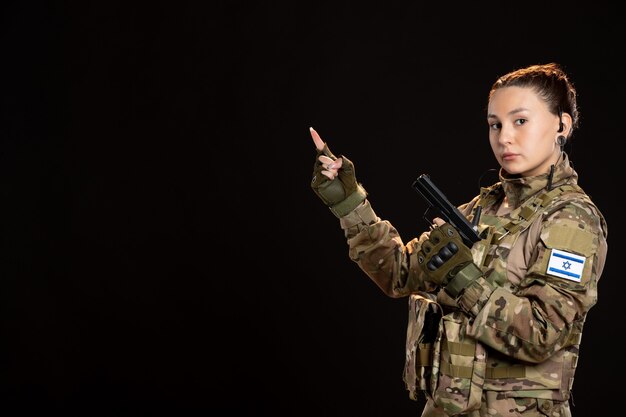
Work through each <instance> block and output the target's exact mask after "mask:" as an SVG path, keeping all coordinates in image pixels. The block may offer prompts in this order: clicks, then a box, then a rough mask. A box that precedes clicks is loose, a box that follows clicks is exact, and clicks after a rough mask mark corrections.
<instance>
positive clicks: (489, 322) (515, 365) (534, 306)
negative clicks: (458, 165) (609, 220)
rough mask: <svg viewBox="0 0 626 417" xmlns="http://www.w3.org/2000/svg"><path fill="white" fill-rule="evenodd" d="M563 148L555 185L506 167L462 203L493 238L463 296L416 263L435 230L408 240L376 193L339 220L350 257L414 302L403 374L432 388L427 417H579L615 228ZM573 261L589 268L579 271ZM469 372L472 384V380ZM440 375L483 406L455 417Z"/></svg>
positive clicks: (478, 250) (394, 293)
mask: <svg viewBox="0 0 626 417" xmlns="http://www.w3.org/2000/svg"><path fill="white" fill-rule="evenodd" d="M563 155H564V157H563V159H562V161H561V163H560V164H558V165H557V167H556V169H555V171H554V175H553V181H552V184H553V187H551V191H550V190H548V188H547V182H548V179H547V174H544V175H539V176H535V177H527V178H519V177H518V178H513V177H510V176H506V175H505V173H504V172H503V171H501V173H500V181H499V182H497V183H496V184H494V185H492V186H491V187H487V188H483V189H481V193H480V195H478V196H476V197H475V198H474V199H472V200H471V201H470V202H468V203H466V204H464V205H462V206H460V207H459V209H460V210H461V212H462V213H463V214H464V215H466V216H467V217H468V218H469V219H471V218H472V212H473V209H474V207H475V206H476V205H477V204H478V205H480V206H481V207H482V216H481V218H480V223H479V232H480V233H481V237H482V238H483V240H482V241H479V242H477V243H476V244H475V245H474V246H473V248H472V256H473V260H474V263H475V264H476V265H477V266H478V267H480V269H481V270H482V271H483V276H482V277H480V278H478V279H477V280H475V281H474V282H472V283H471V284H470V285H469V286H468V287H467V288H466V289H465V290H464V291H462V292H461V293H460V294H459V296H458V298H457V299H452V298H451V297H450V296H448V294H447V293H446V292H445V291H444V290H442V289H439V288H434V287H433V285H432V283H429V282H428V281H425V280H424V276H423V274H422V272H421V271H420V269H419V268H418V266H417V265H418V262H417V260H416V252H417V251H418V250H419V249H420V246H421V242H423V241H424V240H425V239H427V238H428V232H425V233H423V234H422V235H421V236H420V237H419V238H415V239H413V240H411V241H409V242H408V243H407V244H406V245H405V244H404V243H403V241H402V239H401V238H400V236H399V235H398V232H397V231H396V229H395V228H394V227H393V226H392V225H391V224H390V223H389V222H388V221H385V220H381V219H380V218H379V217H377V216H376V214H375V212H374V211H373V210H372V208H371V206H370V204H369V201H368V200H366V201H364V202H363V204H361V205H360V206H359V207H357V208H356V209H355V210H354V211H352V212H351V213H349V214H348V215H346V216H344V217H342V218H341V219H340V224H341V227H342V228H343V230H344V232H345V236H346V238H347V241H348V245H349V255H350V258H351V259H352V260H353V261H355V262H356V263H357V264H358V265H359V267H360V268H361V269H362V270H363V271H365V272H366V273H367V275H368V276H369V277H370V278H371V279H372V280H373V281H374V282H375V283H376V284H377V285H378V286H379V287H380V288H381V290H382V291H383V292H384V293H385V294H387V295H388V296H390V297H394V298H399V297H409V312H410V313H409V327H408V329H407V360H406V368H405V374H404V378H405V382H406V384H407V389H408V390H409V392H410V396H411V398H413V399H416V395H417V393H419V392H422V393H424V394H425V395H426V398H427V399H428V402H427V405H426V407H425V409H424V411H423V414H422V416H427V417H431V416H446V415H465V416H471V417H478V416H489V417H505V416H519V415H523V416H527V417H531V416H554V417H566V416H570V415H571V414H570V410H569V406H568V399H569V396H570V390H571V389H572V385H573V381H574V372H575V369H576V364H577V360H578V351H579V345H580V341H581V336H582V330H583V324H584V322H585V318H586V316H587V312H588V311H589V309H590V308H591V307H592V306H593V305H594V304H595V303H596V301H597V283H598V280H599V278H600V276H601V273H602V270H603V268H604V263H605V259H606V253H607V242H606V238H607V226H606V223H605V220H604V218H603V216H602V214H601V213H600V211H599V210H598V209H597V207H596V206H595V205H594V204H593V202H592V201H591V200H590V198H589V197H588V196H587V195H586V194H585V193H584V191H583V190H582V189H581V188H580V187H579V186H578V185H577V182H578V174H577V173H576V172H575V171H574V169H573V168H572V167H571V165H570V163H569V159H568V157H567V154H563ZM505 196H506V199H505V198H504V197H505ZM507 203H508V204H507ZM563 256H564V257H563ZM555 262H557V263H559V262H560V264H558V265H556V269H555ZM572 264H576V265H574V267H577V268H578V273H573V274H570V272H568V268H573V267H572ZM559 270H560V272H559ZM571 270H574V269H571ZM553 271H557V272H553ZM568 274H570V275H568ZM426 311H429V312H430V314H429V315H428V317H430V318H428V319H426V321H429V322H432V317H433V316H434V317H435V318H436V324H435V327H434V328H433V326H432V323H431V325H429V323H424V321H425V318H424V317H425V315H424V312H426ZM420 313H421V314H420ZM468 347H469V348H471V349H470V350H469V351H468V350H467V349H466V348H468ZM464 352H465V353H464ZM468 352H469V353H468ZM468 373H469V374H473V375H472V376H471V378H472V379H471V380H470V379H464V378H470V376H469V374H468ZM433 376H434V377H436V378H434V379H433ZM433 381H438V382H436V383H442V381H443V383H446V384H447V385H446V387H445V392H444V391H442V392H441V394H443V396H444V397H445V396H447V397H446V398H443V399H442V400H441V401H444V402H445V401H448V400H449V401H455V400H456V399H457V398H456V397H455V395H465V396H466V397H470V401H471V402H473V404H474V405H473V406H472V407H470V410H472V411H460V412H458V413H457V412H451V411H448V413H449V414H446V413H445V412H444V411H443V408H441V407H439V406H438V405H441V402H436V401H434V400H433V394H434V393H435V392H436V390H437V389H438V388H437V387H435V386H434V385H433V384H434V382H433ZM459 381H460V382H459ZM468 381H469V382H468ZM457 383H458V384H460V385H458V386H455V384H457ZM463 384H465V385H463ZM448 410H449V408H448ZM463 413H465V414H463Z"/></svg>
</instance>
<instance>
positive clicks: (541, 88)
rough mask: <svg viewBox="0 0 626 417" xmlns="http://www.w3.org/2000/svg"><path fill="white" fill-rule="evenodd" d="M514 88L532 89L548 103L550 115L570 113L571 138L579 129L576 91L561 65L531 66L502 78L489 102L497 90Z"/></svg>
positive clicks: (494, 88) (493, 88)
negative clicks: (576, 129) (575, 130)
mask: <svg viewBox="0 0 626 417" xmlns="http://www.w3.org/2000/svg"><path fill="white" fill-rule="evenodd" d="M513 86H515V87H530V88H532V89H533V90H534V91H535V92H536V93H537V94H538V95H539V97H541V98H542V99H543V100H544V101H545V102H546V104H547V105H548V110H549V111H550V113H552V114H554V115H556V116H559V115H560V114H562V113H568V114H569V115H570V116H572V128H571V129H570V132H569V136H571V134H572V132H573V131H574V129H575V128H577V127H578V123H579V120H578V118H579V115H578V107H577V106H576V89H575V88H574V85H573V84H572V83H571V82H570V80H569V79H568V77H567V74H565V72H564V71H563V69H561V67H560V66H559V64H557V63H554V62H551V63H549V64H539V65H531V66H528V67H526V68H520V69H517V70H515V71H512V72H509V73H508V74H505V75H503V76H501V77H500V78H498V79H497V80H496V82H495V83H493V85H492V86H491V90H490V91H489V100H491V97H492V96H493V93H494V92H495V91H496V90H497V89H499V88H503V87H513Z"/></svg>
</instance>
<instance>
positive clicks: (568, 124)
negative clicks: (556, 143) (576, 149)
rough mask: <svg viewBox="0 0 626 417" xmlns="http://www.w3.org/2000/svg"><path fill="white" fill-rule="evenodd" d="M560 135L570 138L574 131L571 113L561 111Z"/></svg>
mask: <svg viewBox="0 0 626 417" xmlns="http://www.w3.org/2000/svg"><path fill="white" fill-rule="evenodd" d="M557 133H559V136H560V135H563V136H565V137H566V138H569V137H570V135H571V133H572V116H570V114H569V113H561V114H560V116H559V130H558V131H557Z"/></svg>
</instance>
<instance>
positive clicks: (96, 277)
mask: <svg viewBox="0 0 626 417" xmlns="http://www.w3.org/2000/svg"><path fill="white" fill-rule="evenodd" d="M413 3H415V2H405V4H401V5H390V4H386V3H385V4H382V3H375V4H374V5H372V6H366V5H364V4H362V2H352V3H334V4H332V5H321V4H319V3H317V2H312V3H302V2H271V4H270V5H267V4H252V5H248V4H245V3H244V2H225V1H222V2H220V1H218V2H158V1H157V2H145V3H139V2H135V3H128V2H120V1H106V2H105V1H101V2H96V1H91V2H73V3H70V2H57V3H56V4H54V5H52V4H50V3H48V2H44V1H36V0H32V1H27V2H13V3H8V4H3V6H2V14H1V15H0V17H1V21H0V53H1V57H2V60H1V63H2V65H1V67H2V69H1V70H0V71H2V73H1V76H2V77H1V80H2V86H1V90H0V105H1V108H0V110H1V111H0V117H1V119H0V135H1V145H0V146H1V148H0V195H1V199H2V200H1V207H2V209H1V210H2V211H1V216H2V217H1V223H0V235H1V236H2V252H1V253H0V265H1V267H0V271H1V276H0V282H1V285H2V287H1V288H0V321H1V323H2V327H1V329H0V332H1V335H2V340H3V342H2V343H0V375H1V377H0V381H1V383H0V396H1V398H0V412H2V413H3V414H6V415H29V413H30V412H33V411H38V412H42V411H48V412H52V411H58V412H63V413H64V415H90V416H138V415H161V414H169V415H174V414H175V415H187V414H193V415H209V414H210V415H235V414H236V415H246V416H247V415H250V416H261V415H316V416H318V415H327V416H339V415H359V416H362V417H365V416H383V415H384V416H389V415H396V416H416V415H419V414H420V412H421V406H422V403H421V402H417V403H416V402H413V401H411V400H409V398H408V395H407V392H406V391H405V389H404V385H403V382H402V369H403V364H404V338H405V335H406V321H407V315H406V314H407V313H406V307H407V304H406V300H394V299H391V298H387V297H386V296H384V295H383V293H382V292H381V291H380V290H378V288H377V287H376V286H375V285H374V284H373V283H372V282H370V281H369V280H368V278H367V277H366V276H365V275H363V273H361V271H360V270H359V269H358V267H357V266H356V264H354V263H352V262H351V261H350V260H349V258H348V253H347V245H346V242H345V240H344V238H343V235H342V232H341V230H340V228H339V224H338V221H337V219H336V218H335V217H333V215H332V214H331V213H330V212H329V211H328V209H327V208H326V207H324V206H323V204H322V203H321V202H320V201H319V200H318V199H317V197H316V196H315V194H314V193H313V192H312V191H311V189H310V187H309V181H310V177H311V168H312V166H313V162H314V158H315V149H314V145H313V142H312V140H311V138H310V135H309V132H308V128H309V126H313V127H315V128H316V129H317V130H318V132H319V133H320V135H321V136H322V138H324V139H325V140H326V141H327V142H328V143H329V145H330V147H331V149H332V150H333V152H335V153H337V154H345V155H346V156H348V157H349V158H350V159H351V160H352V161H353V162H354V163H355V166H356V173H357V177H358V179H359V180H360V181H361V182H362V183H363V185H364V186H365V188H366V189H367V190H368V192H369V195H370V200H371V202H372V204H373V205H374V207H375V209H376V211H377V213H378V214H379V215H380V216H381V217H383V218H385V219H388V220H390V221H391V222H392V223H393V224H394V225H395V226H396V228H397V229H398V230H399V231H400V233H401V234H402V236H403V239H404V240H405V241H408V240H410V239H411V238H412V237H414V236H417V235H418V234H419V233H421V231H423V230H424V228H425V226H426V224H425V222H424V220H423V219H422V214H423V212H424V210H425V209H426V206H425V204H424V202H423V201H422V200H421V199H420V197H419V196H418V195H417V194H416V193H415V191H414V190H412V189H411V184H412V182H413V180H414V179H415V178H416V177H417V176H418V175H419V174H421V173H425V172H427V173H430V174H431V176H432V178H433V179H434V180H435V182H436V183H437V184H438V185H439V186H440V188H442V190H444V191H445V192H446V194H447V195H448V197H449V199H450V200H451V201H452V202H454V203H459V204H460V203H462V202H464V201H466V200H468V199H469V198H471V197H473V196H474V194H476V192H477V191H478V178H479V177H480V176H481V174H483V173H484V172H485V171H487V170H488V169H490V168H495V167H496V162H495V159H494V158H493V155H492V154H491V150H490V147H489V144H488V140H487V128H486V123H485V106H486V96H487V92H488V90H489V87H490V86H491V83H492V82H493V81H494V80H495V79H496V78H497V76H499V75H501V74H503V73H505V72H507V71H510V70H512V69H515V68H517V67H520V66H525V65H529V64H533V63H542V62H548V61H557V62H560V63H561V64H562V65H563V66H564V67H565V69H566V70H567V71H568V72H569V73H570V75H571V77H572V79H573V80H574V82H575V84H576V86H577V88H578V92H579V96H580V97H579V105H580V111H581V116H582V118H581V127H580V130H579V131H578V132H577V133H576V135H575V137H574V141H573V146H572V147H571V148H569V149H568V152H569V153H570V157H571V159H572V160H573V161H574V164H575V168H576V170H577V171H578V172H579V174H580V184H581V185H582V186H583V188H585V189H586V190H587V192H588V193H589V194H591V196H592V197H593V198H594V200H595V201H596V203H597V204H598V206H599V207H600V208H601V209H602V211H603V213H604V214H605V217H606V219H607V221H608V223H609V228H610V237H609V246H610V251H609V254H610V255H609V259H608V261H607V265H606V269H605V271H604V274H603V276H602V280H601V282H600V288H599V303H598V305H597V306H596V307H594V308H593V309H592V311H591V313H590V314H589V317H588V321H587V328H586V331H585V334H584V335H583V343H582V352H581V360H580V364H579V369H578V373H577V376H576V382H575V385H574V400H575V401H574V402H575V407H574V408H573V411H574V415H576V416H578V417H581V416H586V415H592V411H591V410H593V415H611V410H612V403H613V401H612V399H613V398H615V397H617V396H618V395H620V393H621V390H620V384H619V383H618V382H619V381H618V377H619V375H620V374H621V370H622V368H623V366H622V365H621V364H620V360H619V352H616V350H618V349H617V347H618V344H616V343H615V340H616V339H615V337H616V335H617V334H619V333H621V332H622V330H623V329H624V325H623V322H622V320H621V318H622V317H623V314H622V313H619V311H621V310H620V304H619V303H620V300H621V298H622V296H621V294H622V293H623V292H624V291H623V290H624V284H623V282H622V280H621V279H620V276H619V275H618V271H617V268H618V262H619V261H618V257H619V253H620V252H621V251H622V250H623V248H622V247H621V246H622V243H621V242H620V239H619V236H620V235H621V230H622V226H621V224H620V220H619V218H618V213H617V208H618V205H617V204H618V203H617V195H619V189H618V190H616V189H615V185H617V184H618V179H617V176H618V175H621V174H620V173H619V172H618V169H619V168H621V158H622V150H623V144H622V141H621V137H622V129H621V127H622V125H623V123H622V119H623V117H622V109H621V106H620V103H621V102H620V99H621V98H622V97H623V96H624V86H623V83H622V78H623V76H624V71H623V66H621V64H620V63H619V62H621V61H620V60H619V55H620V53H619V51H620V50H621V49H622V47H623V43H624V40H625V36H624V26H623V25H622V24H621V22H623V18H624V15H623V13H622V14H620V13H618V12H617V10H616V9H614V8H607V7H603V6H601V5H599V4H595V3H594V5H593V6H589V5H588V6H585V7H584V8H579V7H577V8H573V7H572V6H571V5H565V4H563V5H560V6H559V7H558V10H556V9H557V7H556V6H555V7H554V9H555V10H550V9H549V8H547V7H544V8H537V6H535V5H524V6H523V7H522V6H519V5H511V6H503V5H502V4H496V5H493V6H486V5H485V6H480V8H478V9H476V8H475V6H473V7H470V6H463V5H461V6H454V7H453V6H450V5H449V4H447V3H445V4H443V3H441V4H436V5H428V6H424V5H421V4H418V3H415V4H413ZM209 4H210V5H209ZM570 8H571V9H570ZM492 179H493V178H492ZM15 410H22V412H17V411H15ZM9 411H13V413H10V412H9Z"/></svg>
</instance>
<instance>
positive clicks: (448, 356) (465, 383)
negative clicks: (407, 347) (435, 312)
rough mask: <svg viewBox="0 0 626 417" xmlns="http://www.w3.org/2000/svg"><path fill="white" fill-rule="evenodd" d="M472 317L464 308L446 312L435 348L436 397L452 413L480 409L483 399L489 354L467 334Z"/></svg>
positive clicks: (437, 401)
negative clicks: (462, 310)
mask: <svg viewBox="0 0 626 417" xmlns="http://www.w3.org/2000/svg"><path fill="white" fill-rule="evenodd" d="M468 320H469V319H468V317H467V316H466V315H465V314H463V313H462V312H460V311H457V312H453V313H449V314H446V315H445V316H443V317H442V319H441V322H440V324H439V334H438V337H437V340H436V342H435V350H434V352H433V369H432V378H431V383H432V387H431V389H432V393H433V400H434V402H435V404H436V405H438V406H439V407H442V408H443V409H444V411H445V412H446V414H447V415H449V416H456V415H459V414H465V413H467V412H468V411H473V410H478V409H479V408H480V404H481V399H482V391H483V384H484V382H485V369H486V366H487V354H486V351H485V348H484V346H483V345H482V344H481V343H480V342H477V341H476V340H474V339H472V338H470V337H466V336H465V329H466V327H467V323H468Z"/></svg>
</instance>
